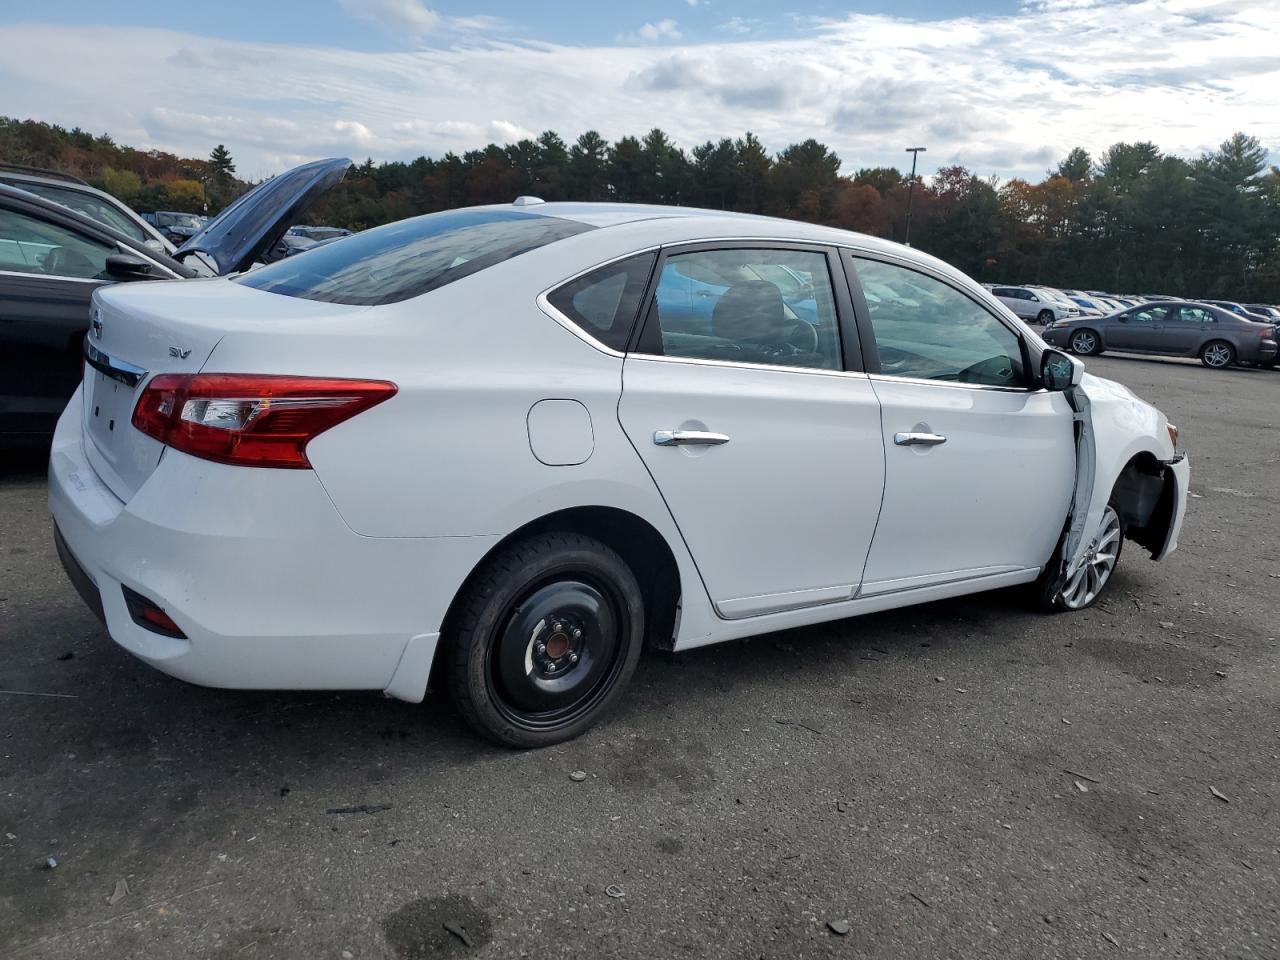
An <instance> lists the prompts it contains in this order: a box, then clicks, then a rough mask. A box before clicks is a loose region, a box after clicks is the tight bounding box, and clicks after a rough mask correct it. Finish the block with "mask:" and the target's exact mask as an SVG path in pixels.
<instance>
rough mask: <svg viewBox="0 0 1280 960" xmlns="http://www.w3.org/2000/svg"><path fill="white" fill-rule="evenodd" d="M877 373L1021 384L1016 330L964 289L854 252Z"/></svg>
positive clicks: (1022, 376)
mask: <svg viewBox="0 0 1280 960" xmlns="http://www.w3.org/2000/svg"><path fill="white" fill-rule="evenodd" d="M853 264H854V267H855V269H856V270H857V274H858V280H859V281H860V282H861V284H862V290H863V295H864V297H865V299H866V301H867V313H868V318H869V319H870V321H871V329H872V332H873V333H874V335H875V341H876V348H877V349H878V351H879V353H880V373H881V374H883V375H885V376H891V377H910V378H913V379H919V380H942V381H950V382H954V383H970V384H983V385H987V386H998V387H1020V386H1025V385H1026V369H1025V365H1024V363H1023V358H1022V342H1021V341H1020V340H1019V339H1018V336H1017V334H1015V333H1014V332H1013V331H1012V330H1010V329H1009V328H1008V327H1006V326H1005V325H1004V324H1003V323H1001V322H1000V321H999V320H998V319H996V317H995V316H993V315H992V314H990V313H988V312H987V311H986V310H985V309H983V308H982V307H981V306H979V305H978V304H977V303H975V302H974V301H973V300H970V299H969V298H968V297H967V296H965V295H964V294H963V293H961V292H960V291H959V290H956V289H955V288H954V287H951V286H948V285H947V284H945V283H943V282H941V281H940V280H935V279H933V278H932V277H930V276H927V275H925V274H923V273H917V272H916V271H915V270H910V269H907V268H906V267H899V266H896V265H894V264H889V263H881V262H880V261H878V260H866V259H862V258H859V257H854V258H853Z"/></svg>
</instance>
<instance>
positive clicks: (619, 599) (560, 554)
mask: <svg viewBox="0 0 1280 960" xmlns="http://www.w3.org/2000/svg"><path fill="white" fill-rule="evenodd" d="M451 620H452V621H453V622H452V624H451V630H450V634H451V636H450V638H449V642H450V647H449V649H448V655H449V657H450V661H449V673H448V675H449V684H450V687H451V691H452V694H453V699H454V702H455V703H456V704H457V707H458V710H459V712H460V713H461V714H462V716H463V717H464V718H465V719H466V720H467V722H468V723H469V724H471V726H472V727H474V728H475V729H476V730H477V731H478V732H479V733H481V734H483V735H484V736H486V737H488V738H490V739H491V740H495V741H497V742H498V743H501V744H504V745H506V746H512V747H540V746H548V745H550V744H553V743H559V742H561V741H564V740H569V739H571V738H573V737H576V736H577V735H578V734H580V733H582V732H583V731H584V730H586V729H587V728H588V727H590V726H592V725H593V724H594V723H596V722H597V721H598V720H599V719H600V718H601V717H602V716H603V715H604V713H605V712H606V711H607V710H608V708H609V707H610V706H611V705H612V704H613V702H614V701H615V700H616V699H617V697H618V695H619V694H620V693H621V691H622V689H623V688H624V687H625V686H626V683H627V681H628V680H629V679H630V678H631V674H632V673H633V672H634V670H635V666H636V662H637V661H638V660H639V657H640V649H641V646H642V638H643V636H644V601H643V598H642V596H641V593H640V586H639V584H638V583H637V582H636V578H635V575H634V574H633V573H632V571H631V569H630V567H628V566H627V564H626V562H625V561H623V559H622V558H621V557H619V556H618V554H617V553H615V552H614V551H613V550H611V549H610V548H609V547H607V546H606V545H605V544H603V543H601V542H599V541H598V540H595V539H593V538H591V537H587V536H583V535H581V534H576V533H547V534H539V535H536V536H533V537H530V538H529V539H527V540H522V541H519V542H517V543H514V544H511V545H510V546H508V547H506V548H505V549H503V550H502V551H501V552H500V553H498V554H497V555H496V556H494V557H492V558H490V559H489V560H488V561H486V563H485V565H484V567H483V568H482V569H481V570H480V571H479V572H478V574H477V575H476V577H474V578H473V580H472V582H471V583H470V585H469V586H468V588H467V592H466V594H465V595H464V596H463V597H462V598H461V600H460V603H459V609H458V610H457V612H456V615H455V616H453V617H452V618H451Z"/></svg>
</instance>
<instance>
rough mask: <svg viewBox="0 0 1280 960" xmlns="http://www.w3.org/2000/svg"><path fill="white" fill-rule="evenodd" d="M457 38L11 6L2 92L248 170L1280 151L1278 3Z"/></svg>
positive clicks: (3, 33)
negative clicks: (307, 39)
mask: <svg viewBox="0 0 1280 960" xmlns="http://www.w3.org/2000/svg"><path fill="white" fill-rule="evenodd" d="M353 2H354V0H353ZM402 6H403V4H398V5H396V8H397V9H398V8H399V7H402ZM414 6H415V7H418V8H422V9H427V8H425V7H422V5H421V4H415V5H414ZM653 26H654V29H655V30H658V29H659V28H658V26H657V25H656V24H655V25H653ZM436 29H437V31H447V30H448V28H447V27H446V26H444V25H441V24H439V23H438V24H437V27H436ZM669 29H670V30H676V31H677V32H678V27H676V26H672V27H671V28H669ZM433 36H439V33H436V34H433ZM452 36H453V37H454V38H455V42H454V43H452V44H443V45H441V44H437V45H435V46H432V47H430V48H426V49H414V50H404V51H400V52H386V51H380V52H372V51H369V52H366V51H357V50H347V49H340V48H335V47H318V46H303V45H297V44H292V43H278V44H274V43H265V42H241V41H232V40H226V39H215V38H211V37H202V36H198V35H196V34H194V33H190V32H180V31H170V30H160V29H149V28H131V27H130V28H126V27H115V28H112V27H100V26H99V27H92V28H75V27H65V26H53V25H39V24H30V23H28V24H9V25H0V49H3V50H4V51H5V59H4V66H3V68H2V69H3V75H4V87H5V104H4V108H3V109H4V112H5V113H8V114H11V115H15V116H20V117H35V118H38V119H44V120H49V121H52V122H55V123H60V124H63V125H65V126H76V125H79V126H82V127H86V128H89V129H92V130H94V131H95V132H99V131H101V132H109V133H111V135H112V136H113V137H115V138H116V139H117V141H120V142H124V143H129V144H132V145H134V146H138V147H143V148H156V149H163V150H170V151H173V152H177V153H181V154H185V155H192V156H205V155H207V154H208V152H209V150H210V149H212V147H213V146H214V145H215V144H216V143H219V142H224V143H226V144H227V146H228V147H229V148H230V149H231V151H232V153H233V155H234V156H235V158H236V163H237V167H238V169H239V171H240V172H242V173H243V174H244V175H246V176H252V177H260V176H263V175H266V174H269V173H275V172H278V171H279V170H280V169H281V168H283V167H284V166H286V165H288V164H289V163H291V162H293V161H294V160H295V159H297V158H300V157H317V156H334V155H348V156H354V157H356V158H358V159H359V158H363V157H365V156H373V157H374V158H375V159H389V158H409V157H414V156H417V155H418V154H420V153H426V154H428V155H432V156H439V155H441V154H443V153H444V152H445V151H448V150H454V151H458V152H461V151H463V150H468V149H472V148H475V147H480V146H483V145H484V144H485V143H487V142H488V141H489V140H496V141H498V142H510V141H514V140H518V139H521V138H524V137H530V136H534V135H536V133H537V132H540V131H542V130H546V129H554V130H557V131H558V132H559V133H560V134H561V135H562V136H564V137H565V138H566V139H568V140H572V139H573V138H575V137H576V136H577V135H578V134H579V133H581V132H582V131H583V130H585V129H588V128H592V127H594V128H596V129H598V130H599V131H600V132H601V133H602V134H603V135H604V136H605V137H606V138H608V139H616V138H617V137H620V136H622V135H624V134H630V133H634V134H641V133H644V132H645V131H647V130H648V129H650V128H651V127H653V126H655V125H660V126H661V127H662V128H663V129H665V130H666V131H667V132H668V134H670V135H671V136H672V138H673V139H675V140H676V142H677V143H679V144H681V145H682V146H685V147H691V146H693V145H695V144H697V143H700V142H702V141H703V140H706V139H709V138H718V137H722V136H732V137H737V136H741V135H742V133H743V132H744V131H746V130H752V131H754V132H755V133H756V134H757V135H758V136H759V137H761V139H762V140H763V141H764V143H765V145H766V146H767V147H768V148H770V149H771V150H779V149H781V148H782V147H784V146H786V145H787V144H789V143H793V142H797V141H799V140H803V139H805V138H806V137H810V136H812V137H817V138H818V139H820V140H822V141H824V142H825V143H827V144H828V145H829V146H831V147H832V149H834V150H835V151H836V152H837V153H839V154H840V156H841V157H842V158H843V159H844V162H845V168H846V170H848V171H852V170H853V169H856V168H857V167H860V166H874V165H879V164H882V163H892V164H901V163H902V162H903V156H904V155H903V154H902V148H903V147H906V146H913V145H916V144H917V143H919V144H922V145H924V146H927V147H928V148H929V152H928V153H927V154H925V155H924V157H922V160H925V161H927V165H928V167H929V168H933V167H935V166H941V165H944V164H950V163H963V164H966V165H968V166H970V167H972V168H974V169H976V170H977V172H979V173H981V174H984V175H985V174H990V173H999V174H1001V175H1005V176H1009V175H1014V174H1018V175H1030V176H1037V175H1040V174H1042V173H1043V172H1044V170H1045V168H1046V167H1047V166H1048V165H1050V163H1051V162H1052V160H1053V159H1055V158H1058V157H1061V156H1064V155H1065V154H1066V152H1067V151H1068V150H1069V149H1070V148H1071V147H1073V146H1076V145H1080V146H1084V147H1085V148H1087V149H1089V150H1091V151H1094V152H1097V151H1099V150H1101V149H1104V148H1105V147H1107V146H1108V145H1110V144H1111V143H1113V142H1115V141H1117V140H1121V139H1125V140H1153V141H1155V142H1156V143H1157V144H1159V145H1160V146H1161V147H1162V148H1164V149H1166V150H1168V151H1171V152H1178V153H1183V154H1190V153H1197V152H1199V151H1201V150H1203V149H1204V148H1205V147H1210V146H1212V145H1214V144H1216V143H1218V142H1220V141H1222V140H1223V139H1225V138H1226V137H1227V136H1229V135H1230V134H1231V133H1232V132H1234V131H1236V130H1245V131H1247V132H1250V133H1253V134H1254V135H1255V136H1258V137H1259V138H1261V139H1262V141H1263V143H1264V145H1265V146H1266V147H1268V148H1269V149H1270V150H1271V151H1272V153H1273V155H1274V156H1277V157H1278V158H1280V112H1277V111H1276V110H1275V93H1274V91H1275V90H1276V89H1277V87H1278V86H1280V59H1277V58H1276V57H1275V53H1274V51H1275V50H1276V49H1277V47H1278V46H1280V4H1277V3H1276V2H1275V0H1133V2H1116V0H1091V2H1088V3H1082V2H1080V0H1038V2H1036V3H1034V4H1033V5H1026V6H1024V7H1023V8H1022V10H1021V11H1020V12H1018V13H1016V14H1014V15H1011V16H1005V17H986V18H977V17H956V18H953V19H951V20H946V21H932V22H928V21H912V20H909V19H906V18H903V17H891V16H870V15H851V16H848V17H845V18H842V19H839V20H825V21H815V22H810V23H808V24H807V25H805V26H804V27H803V29H799V30H788V32H787V37H786V39H770V38H769V36H768V34H767V33H766V32H765V31H764V30H758V31H757V32H755V33H753V34H751V35H749V36H745V37H743V36H739V35H734V36H724V37H723V39H722V40H720V41H717V42H707V43H698V44H694V43H689V42H673V41H675V40H676V38H674V37H672V36H670V34H669V33H667V34H659V38H661V39H663V40H665V41H667V42H664V43H661V44H658V45H656V46H650V45H647V44H641V43H627V44H623V45H608V46H569V45H564V44H554V43H545V42H538V43H533V42H516V41H505V42H496V41H493V40H491V39H484V38H480V37H476V36H475V35H473V34H467V35H465V39H464V38H463V37H462V36H461V35H459V34H458V33H456V32H454V33H453V34H452ZM1029 38H1034V42H1029ZM120 50H147V51H148V56H147V57H121V56H119V51H120ZM51 63H56V64H60V65H61V66H59V68H58V69H56V70H53V69H50V67H49V64H51ZM156 63H162V64H163V65H164V67H165V69H163V70H156V69H155V64H156Z"/></svg>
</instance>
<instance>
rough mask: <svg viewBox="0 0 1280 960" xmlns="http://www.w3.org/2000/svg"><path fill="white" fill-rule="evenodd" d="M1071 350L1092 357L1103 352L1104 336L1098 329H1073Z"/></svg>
mask: <svg viewBox="0 0 1280 960" xmlns="http://www.w3.org/2000/svg"><path fill="white" fill-rule="evenodd" d="M1068 342H1069V343H1070V344H1071V352H1072V353H1078V354H1080V355H1081V356H1083V357H1092V356H1096V355H1097V354H1099V353H1101V352H1102V338H1101V337H1100V336H1098V333H1097V331H1096V330H1090V329H1089V328H1088V327H1084V328H1083V329H1081V330H1072V331H1071V339H1070V341H1068Z"/></svg>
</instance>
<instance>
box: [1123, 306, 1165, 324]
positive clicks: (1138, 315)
mask: <svg viewBox="0 0 1280 960" xmlns="http://www.w3.org/2000/svg"><path fill="white" fill-rule="evenodd" d="M1168 313H1169V308H1168V307H1143V308H1142V309H1141V310H1135V311H1133V313H1131V314H1129V321H1130V322H1131V323H1146V324H1151V323H1159V322H1160V321H1162V320H1164V319H1166V317H1167V316H1168Z"/></svg>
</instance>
